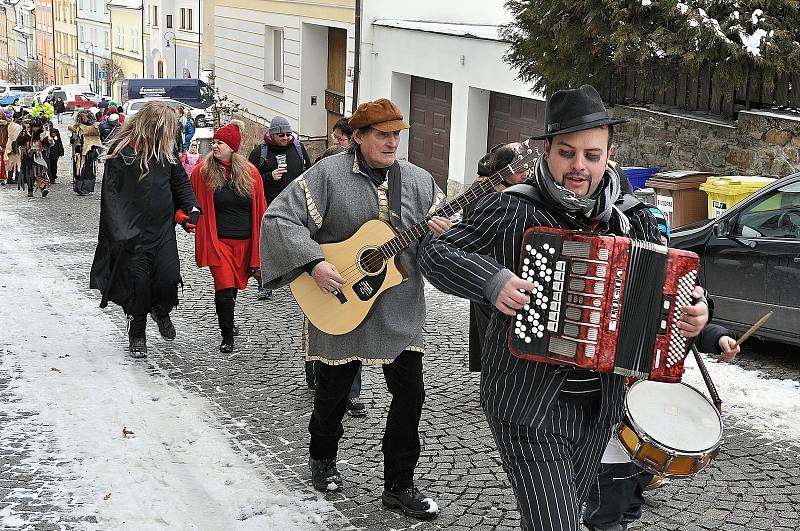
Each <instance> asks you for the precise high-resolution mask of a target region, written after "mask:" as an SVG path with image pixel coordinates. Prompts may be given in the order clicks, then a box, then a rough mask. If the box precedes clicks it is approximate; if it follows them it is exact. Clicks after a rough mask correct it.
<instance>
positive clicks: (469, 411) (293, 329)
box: [0, 146, 800, 531]
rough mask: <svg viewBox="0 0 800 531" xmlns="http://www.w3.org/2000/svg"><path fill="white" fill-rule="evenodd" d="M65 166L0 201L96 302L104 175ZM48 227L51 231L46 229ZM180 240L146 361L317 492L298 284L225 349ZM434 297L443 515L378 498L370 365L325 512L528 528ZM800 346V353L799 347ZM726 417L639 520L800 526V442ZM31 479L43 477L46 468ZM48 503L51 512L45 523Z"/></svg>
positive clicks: (256, 312)
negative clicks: (172, 283) (76, 186)
mask: <svg viewBox="0 0 800 531" xmlns="http://www.w3.org/2000/svg"><path fill="white" fill-rule="evenodd" d="M66 147H67V148H68V146H66ZM61 166H62V170H61V175H62V177H61V178H60V179H59V183H58V184H56V185H55V186H53V189H52V193H51V194H50V196H49V197H48V198H47V199H45V200H42V199H41V198H39V197H36V198H33V199H29V198H27V197H25V196H24V194H23V193H22V192H18V191H17V190H16V186H7V187H6V188H5V189H0V208H4V209H10V210H12V211H14V212H15V213H16V214H17V215H18V216H19V217H20V218H21V219H23V220H25V224H26V225H27V226H29V227H36V228H37V229H35V230H32V231H31V237H32V238H36V239H38V240H39V241H40V242H41V245H40V248H41V250H42V252H43V253H48V254H49V255H50V256H52V260H53V261H54V262H55V263H57V264H59V267H60V268H61V269H62V270H63V272H64V278H65V281H69V282H74V283H76V284H77V285H79V286H81V287H83V289H84V290H85V293H86V294H87V295H89V296H91V297H92V298H93V299H95V300H96V299H97V295H96V293H92V292H90V291H89V290H88V287H87V286H88V272H89V264H90V262H91V257H92V254H93V252H94V241H95V237H96V232H97V218H98V212H99V183H98V194H97V195H94V196H88V197H78V196H76V195H75V194H73V193H72V192H71V190H70V186H69V183H67V181H69V180H70V179H69V177H66V178H65V177H63V176H68V175H69V169H68V159H67V158H64V159H62V165H61ZM42 227H50V228H51V229H52V230H50V231H42V230H41V228H42ZM178 242H179V248H180V253H181V259H182V272H183V275H184V280H185V287H184V292H183V294H182V297H181V305H180V307H179V308H177V309H176V310H175V312H173V320H174V322H175V325H176V328H177V330H178V338H177V340H176V341H175V342H172V343H167V342H164V341H162V340H161V339H160V338H159V337H158V335H157V330H156V329H155V326H154V325H153V324H152V323H150V324H149V325H148V326H149V329H148V345H149V346H150V347H151V355H150V357H149V358H148V359H147V361H145V362H143V363H142V370H146V371H149V372H151V373H152V375H153V377H155V378H169V379H171V380H172V381H173V382H174V383H175V384H176V385H180V386H182V387H184V388H185V389H187V390H190V391H191V392H194V393H197V394H199V395H201V396H203V397H206V398H207V399H208V400H209V403H210V404H211V406H212V407H213V408H214V410H215V411H216V412H217V414H218V416H219V418H220V420H221V422H222V424H223V425H224V426H225V427H226V428H227V429H228V430H230V431H231V433H233V434H234V435H235V437H236V439H237V443H238V444H241V445H243V446H244V447H246V448H247V449H248V450H250V451H251V452H253V453H254V454H255V455H256V456H258V457H259V458H260V459H261V463H260V464H259V466H261V467H263V469H264V472H265V473H271V474H274V475H276V476H277V477H279V478H280V479H281V480H282V481H283V482H284V483H285V484H286V485H287V486H288V487H289V488H292V489H295V490H301V491H303V490H305V491H309V487H308V484H309V473H308V472H307V439H308V435H307V425H308V419H309V416H310V413H311V403H312V394H311V392H310V391H308V390H307V389H306V387H305V379H304V371H303V362H302V358H301V356H300V352H299V350H300V329H301V314H300V312H299V310H298V308H297V306H296V305H295V303H294V302H293V300H292V298H291V295H290V293H289V291H288V289H281V290H277V291H276V292H275V296H274V298H273V299H272V300H270V301H258V300H256V298H255V289H249V290H246V291H244V292H243V293H241V294H240V296H239V301H238V305H237V308H236V318H237V323H238V325H239V328H240V330H241V335H240V336H239V338H238V342H237V345H236V350H235V352H234V353H232V354H229V355H225V354H220V353H219V352H218V350H217V346H218V342H219V334H218V330H217V324H216V316H215V314H214V304H213V291H212V289H213V288H212V284H211V277H210V274H209V273H208V271H207V270H205V269H203V270H198V269H197V268H196V267H195V265H194V259H193V241H192V239H191V237H190V236H188V235H185V234H183V232H182V231H179V235H178ZM251 288H254V286H252V285H251ZM4 303H7V302H4ZM428 303H429V315H428V321H427V324H426V333H427V341H428V354H427V355H426V356H425V386H426V396H427V398H426V403H425V408H424V411H423V416H422V426H421V435H422V443H423V444H422V457H421V459H420V463H419V467H418V469H417V482H418V486H420V487H421V488H422V489H423V490H424V491H426V492H428V493H430V494H431V495H433V496H434V497H435V498H436V499H437V501H438V502H439V505H440V507H441V510H442V512H441V515H440V517H439V518H438V519H437V520H435V521H433V522H422V523H420V522H417V521H415V520H412V519H409V518H406V517H404V516H401V515H398V514H396V513H394V512H389V511H387V510H385V509H384V508H383V507H382V506H381V504H380V491H381V485H382V480H381V478H382V455H381V452H380V440H381V435H382V432H383V427H384V423H385V418H386V412H387V410H388V404H389V396H388V393H387V392H386V389H385V385H384V383H383V378H382V373H381V371H380V369H376V368H365V370H364V384H363V393H362V400H363V401H364V402H365V404H366V406H367V408H368V409H369V414H368V416H367V417H366V418H364V419H354V418H349V417H346V418H345V436H344V438H343V439H342V444H341V448H340V452H339V468H340V470H341V472H342V474H343V477H344V480H345V488H344V491H343V493H340V494H331V495H328V496H326V497H327V498H328V499H329V500H330V501H332V502H334V504H335V506H336V507H337V508H338V509H339V511H340V512H341V520H339V519H338V517H337V519H336V520H335V521H329V522H328V525H329V527H331V528H332V529H345V528H348V526H352V527H355V528H359V529H367V530H370V531H372V530H375V531H381V530H401V529H412V528H413V529H419V530H428V529H431V530H432V529H452V530H472V529H481V530H484V529H485V530H507V529H515V528H517V527H518V525H519V523H518V522H519V520H518V513H517V511H516V509H515V502H514V499H513V496H512V494H511V491H510V488H509V485H508V482H507V480H506V477H505V474H504V473H503V471H502V468H501V466H500V463H499V456H498V454H497V451H496V450H495V448H494V445H493V443H492V439H491V435H490V433H489V430H488V427H487V425H486V422H485V419H484V418H483V414H482V412H481V410H480V408H479V404H478V376H477V375H476V374H472V373H469V372H468V371H467V362H466V353H465V344H466V337H467V306H466V304H465V303H464V302H463V301H460V300H457V299H454V298H452V297H448V296H445V295H443V294H441V293H439V292H437V291H435V290H433V289H429V290H428ZM107 311H109V312H111V313H112V314H113V315H114V316H116V317H118V319H117V321H116V322H117V323H118V327H117V330H109V335H110V336H119V335H121V334H123V333H124V319H123V316H122V312H121V311H120V310H119V308H116V307H114V308H109V309H108V310H107ZM753 344H754V345H760V346H762V347H763V345H764V344H762V343H759V342H754V343H753ZM766 345H767V347H766V348H772V347H770V344H768V343H767V344H766ZM773 347H774V346H773ZM789 351H791V349H789ZM794 352H795V355H796V354H797V352H796V349H795V351H794ZM119 355H120V356H123V355H125V353H124V352H122V351H120V352H119ZM797 359H798V356H795V357H794V358H793V357H791V355H790V354H784V355H781V356H779V357H778V358H777V359H770V358H769V357H768V356H766V355H765V354H764V353H759V352H756V351H752V350H750V351H748V353H747V354H746V355H744V356H743V361H742V365H744V366H745V367H747V368H753V369H755V368H758V369H761V370H762V371H763V372H765V373H766V374H767V375H769V376H774V377H781V378H794V379H800V364H798V362H797ZM3 378H4V377H3V375H2V374H0V394H1V393H2V392H3V385H4V383H5V382H7V380H4V379H3ZM22 415H23V414H22V413H15V412H14V411H13V409H12V410H9V408H8V407H5V406H4V407H2V408H0V421H3V422H6V421H10V422H17V423H18V422H23V419H22V418H21V417H22ZM724 420H725V423H726V439H725V443H724V446H723V448H722V451H721V452H720V455H719V456H718V457H717V459H716V460H715V461H714V463H713V465H712V466H711V467H710V468H709V469H708V470H706V471H704V472H703V473H701V474H698V475H697V476H696V477H694V478H692V479H688V480H675V481H672V482H671V483H669V484H668V485H666V486H664V487H662V488H660V489H658V490H656V491H654V492H652V493H648V496H647V499H648V505H647V507H646V510H645V515H644V516H643V518H642V520H641V521H640V522H639V523H637V524H636V525H634V526H632V527H631V528H630V529H637V530H639V529H647V530H677V529H680V530H720V531H738V530H777V531H788V530H790V529H800V515H798V509H797V507H798V506H800V445H798V441H778V442H776V441H773V440H769V439H766V438H764V437H762V436H761V435H760V434H759V432H758V431H756V430H755V429H753V428H752V427H750V426H748V425H747V424H746V423H745V422H744V420H743V419H740V418H734V417H730V416H728V417H725V419H724ZM765 429H766V428H765ZM0 442H3V441H0ZM30 457H31V456H25V455H24V449H21V448H16V449H14V448H11V451H10V452H9V451H8V450H7V449H4V450H0V512H2V511H3V509H4V507H7V506H8V505H9V504H11V503H17V502H18V499H16V498H14V497H13V492H12V491H11V490H10V489H13V488H16V487H17V486H18V484H19V483H20V482H22V481H23V479H21V477H20V476H21V474H24V472H20V471H19V470H18V469H17V468H15V467H16V466H17V464H18V463H19V462H20V461H22V460H25V459H28V458H30ZM26 477H31V478H35V474H34V475H32V476H26ZM40 481H42V482H45V483H46V481H47V480H46V479H43V480H40ZM46 514H47V512H46V511H45V512H43V522H44V520H45V518H46ZM77 525H78V524H76V526H77ZM42 528H47V527H46V526H44V527H42Z"/></svg>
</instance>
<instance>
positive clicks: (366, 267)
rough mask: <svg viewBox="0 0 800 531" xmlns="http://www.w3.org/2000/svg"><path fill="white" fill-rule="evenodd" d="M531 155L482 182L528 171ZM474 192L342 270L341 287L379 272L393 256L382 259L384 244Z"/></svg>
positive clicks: (466, 193) (472, 189)
mask: <svg viewBox="0 0 800 531" xmlns="http://www.w3.org/2000/svg"><path fill="white" fill-rule="evenodd" d="M528 142H529V141H528V140H526V141H525V142H523V145H525V146H528ZM536 151H537V155H538V149H537V150H536ZM532 154H533V151H532V150H531V149H530V148H528V150H527V153H526V154H525V155H521V154H520V155H518V160H517V161H515V162H514V164H509V165H508V166H504V167H503V168H502V169H500V170H498V171H497V172H496V173H494V174H493V175H492V176H491V177H489V178H488V179H486V181H484V182H491V181H493V180H494V179H495V178H497V177H501V181H502V180H504V179H505V177H507V176H510V175H513V174H514V173H517V171H516V170H517V169H529V168H528V162H530V161H531V160H532V157H531V155H532ZM506 172H507V173H508V175H504V173H506ZM476 191H477V190H476V189H475V188H471V189H470V190H467V192H465V193H464V194H462V195H461V196H459V197H458V198H456V199H454V200H453V201H451V202H449V203H447V204H445V205H443V206H442V207H440V208H439V209H437V211H436V212H434V213H433V214H431V215H429V216H426V217H425V219H423V220H422V221H421V222H419V223H417V224H416V225H414V226H412V227H410V228H409V229H406V231H404V232H403V233H401V234H399V235H397V236H395V237H394V238H392V239H391V240H389V241H387V242H385V243H383V244H381V245H379V246H378V247H376V248H374V250H375V251H376V253H374V254H373V255H372V256H370V257H368V258H367V259H366V260H365V261H364V262H363V267H361V266H359V264H358V262H354V263H353V264H351V265H348V266H347V267H346V268H345V269H344V270H342V271H341V272H340V274H341V276H342V278H343V279H344V281H345V282H344V284H343V286H344V285H347V284H351V283H352V282H353V281H354V280H357V279H358V278H359V277H361V276H362V275H363V274H364V272H366V271H374V270H376V268H378V266H381V267H380V269H377V271H380V270H381V269H383V267H384V264H385V263H386V262H388V261H389V259H391V258H392V256H393V255H394V254H395V253H393V255H390V256H388V257H384V256H383V251H382V250H381V249H382V248H383V247H384V246H385V245H386V244H388V243H390V242H392V241H394V240H396V239H397V238H401V239H402V237H403V235H404V234H406V233H407V232H409V231H412V230H413V229H414V228H415V227H417V226H419V225H420V224H421V223H423V222H424V223H426V224H427V222H428V221H429V220H430V219H431V217H432V216H434V215H437V212H441V211H442V210H443V209H446V208H447V207H450V208H452V207H453V206H454V203H456V202H458V200H460V199H464V198H466V197H467V196H468V195H470V194H475V192H476ZM484 194H485V192H484V193H481V194H480V195H477V196H476V197H475V198H474V199H477V198H479V197H481V196H482V195H484ZM454 213H455V212H454ZM409 243H410V242H409ZM404 249H405V247H402V248H401V249H399V251H397V252H396V253H399V252H401V251H403V250H404Z"/></svg>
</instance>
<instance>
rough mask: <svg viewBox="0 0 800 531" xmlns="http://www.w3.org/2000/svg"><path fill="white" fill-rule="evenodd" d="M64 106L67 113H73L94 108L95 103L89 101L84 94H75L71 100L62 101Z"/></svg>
mask: <svg viewBox="0 0 800 531" xmlns="http://www.w3.org/2000/svg"><path fill="white" fill-rule="evenodd" d="M56 94H58V92H56ZM56 97H58V96H56ZM64 105H65V106H66V108H67V110H68V111H74V110H76V109H88V108H90V107H96V106H97V102H96V101H94V100H92V99H90V98H89V96H88V95H86V94H75V95H74V96H73V98H72V99H70V100H64Z"/></svg>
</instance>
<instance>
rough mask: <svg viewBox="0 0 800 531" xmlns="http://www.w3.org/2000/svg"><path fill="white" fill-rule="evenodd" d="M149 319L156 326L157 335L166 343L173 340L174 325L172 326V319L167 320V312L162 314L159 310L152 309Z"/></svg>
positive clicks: (156, 308)
mask: <svg viewBox="0 0 800 531" xmlns="http://www.w3.org/2000/svg"><path fill="white" fill-rule="evenodd" d="M150 317H152V318H153V321H155V322H156V324H157V325H158V333H159V334H161V337H163V338H164V339H166V340H167V341H172V340H173V339H175V325H173V324H172V319H170V318H169V312H164V311H163V310H161V308H158V307H155V306H154V307H153V311H152V312H150Z"/></svg>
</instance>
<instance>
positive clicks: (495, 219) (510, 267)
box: [420, 193, 660, 427]
mask: <svg viewBox="0 0 800 531" xmlns="http://www.w3.org/2000/svg"><path fill="white" fill-rule="evenodd" d="M554 208H555V207H554ZM566 215H567V214H566V212H561V213H560V215H559V216H555V215H554V214H553V213H552V212H549V211H548V210H545V209H542V208H539V207H537V206H535V205H534V204H533V203H532V202H530V201H528V200H525V199H522V198H519V197H516V196H514V195H511V194H507V193H496V194H492V195H490V196H487V197H486V198H484V199H483V200H481V201H480V202H479V203H478V204H477V206H476V208H475V209H474V210H473V211H472V212H471V213H469V214H468V215H467V217H466V218H465V219H463V220H462V221H461V222H459V223H457V224H456V225H454V226H453V227H452V228H451V229H450V230H449V231H447V232H446V233H445V234H443V235H442V236H440V237H438V238H435V239H433V240H431V242H430V243H429V244H428V245H426V246H425V247H424V248H423V249H422V252H421V253H420V267H421V269H422V271H423V273H424V274H425V276H426V277H427V278H428V280H429V281H430V282H431V283H432V284H433V285H434V286H436V288H438V289H439V290H441V291H443V292H445V293H449V294H452V295H456V296H458V297H463V298H466V299H469V300H471V301H474V302H478V303H482V304H487V303H491V302H492V301H494V300H496V298H497V295H498V293H499V292H500V290H501V289H502V287H503V285H505V283H506V282H507V281H508V279H509V278H511V276H512V275H513V273H512V271H515V270H516V264H517V263H518V262H519V253H520V246H521V241H522V235H523V233H524V232H525V230H526V229H528V228H530V227H534V226H546V227H561V228H567V229H575V228H579V227H580V224H579V223H578V221H577V220H575V223H574V225H572V226H566V221H567V220H565V219H564V216H566ZM567 219H574V218H569V217H567ZM629 219H630V221H631V230H630V232H629V233H628V234H627V236H629V237H630V238H633V239H639V240H647V241H650V242H656V243H657V242H659V241H660V239H659V234H658V225H657V223H656V220H655V218H654V217H653V216H652V214H650V213H649V212H648V211H647V209H639V210H636V211H635V212H633V213H631V214H630V215H629ZM599 230H600V232H606V233H616V234H619V229H616V230H615V229H614V228H613V227H608V226H605V227H601V228H600V229H599ZM509 324H510V317H508V316H506V315H504V314H502V313H500V312H499V311H498V310H496V309H495V311H494V312H493V314H492V318H491V320H490V322H489V327H488V328H487V330H486V338H485V340H484V344H483V352H482V357H481V361H482V373H481V405H482V406H483V408H484V411H485V412H486V414H487V415H490V416H493V417H496V418H498V419H501V420H506V421H510V422H513V423H515V424H524V425H528V426H533V427H539V426H540V425H541V423H542V422H543V421H544V420H545V419H546V418H547V415H548V413H549V411H550V408H551V407H552V405H553V403H554V402H555V401H556V399H557V398H558V395H559V392H560V391H561V387H562V385H563V384H564V380H565V379H566V376H567V374H568V373H569V371H571V370H573V369H572V368H571V367H564V366H558V365H548V364H543V363H536V362H531V361H527V360H523V359H520V358H517V357H515V356H513V355H512V354H511V353H510V351H509V349H508V329H509ZM600 381H601V387H602V402H601V409H600V419H599V420H600V422H601V425H604V424H605V425H608V424H606V423H611V422H616V421H617V420H619V418H620V416H621V412H622V408H621V405H622V399H623V384H624V379H623V377H621V376H617V375H614V374H605V373H604V374H601V375H600Z"/></svg>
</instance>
